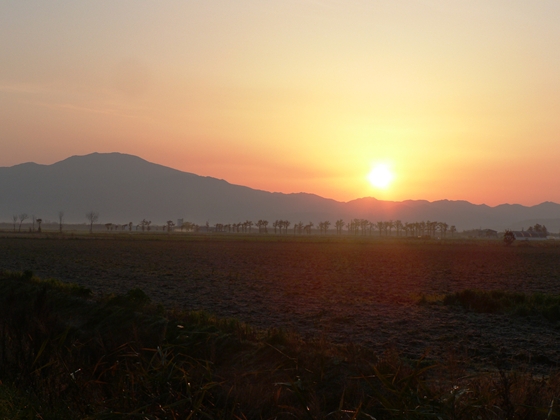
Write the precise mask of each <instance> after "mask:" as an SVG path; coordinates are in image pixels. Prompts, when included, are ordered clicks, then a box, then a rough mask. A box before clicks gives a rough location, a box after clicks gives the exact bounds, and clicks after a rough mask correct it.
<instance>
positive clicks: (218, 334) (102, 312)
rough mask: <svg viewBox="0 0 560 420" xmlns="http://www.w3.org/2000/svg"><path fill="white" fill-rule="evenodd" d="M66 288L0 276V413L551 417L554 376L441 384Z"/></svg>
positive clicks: (211, 319)
mask: <svg viewBox="0 0 560 420" xmlns="http://www.w3.org/2000/svg"><path fill="white" fill-rule="evenodd" d="M75 290H76V289H75V288H73V287H71V286H67V285H64V284H60V283H59V282H56V281H42V280H40V279H37V278H35V276H33V274H32V273H31V274H29V273H28V274H25V273H19V274H18V273H0V418H10V419H30V418H43V419H76V418H81V419H91V420H93V419H121V418H142V419H179V418H181V419H183V418H184V419H187V418H190V419H201V418H220V419H272V418H277V419H292V418H298V419H299V418H308V419H372V418H376V419H385V418H401V419H421V418H454V419H470V418H483V419H489V418H506V416H505V415H503V414H504V413H507V418H526V419H533V418H546V415H548V417H549V418H553V417H555V416H556V417H557V416H559V415H560V412H559V411H558V409H557V408H556V407H557V406H556V405H555V404H552V405H551V401H553V402H554V401H555V399H554V398H556V397H557V396H558V395H559V394H560V375H559V374H551V375H550V376H549V377H547V378H546V379H542V380H535V379H534V378H533V377H532V376H531V375H530V374H514V373H507V372H500V374H499V375H498V374H495V375H489V374H486V375H478V376H475V375H471V376H467V375H466V374H465V372H464V371H462V372H458V373H457V374H456V375H451V374H450V370H449V369H447V368H446V366H443V365H439V364H436V363H433V362H429V361H428V360H427V359H421V360H418V361H414V360H407V359H404V358H401V357H399V355H398V354H397V353H396V352H388V353H387V354H384V355H375V354H372V353H371V352H370V351H369V350H368V349H366V348H363V347H359V346H354V345H347V346H333V345H330V344H328V343H327V342H325V341H321V340H318V341H308V342H306V341H303V340H301V339H300V338H299V337H298V336H297V335H295V334H293V333H290V332H286V331H283V330H276V329H270V330H268V331H260V330H257V329H254V328H252V327H250V326H248V325H246V324H243V323H242V322H239V321H238V320H235V319H223V318H217V317H215V316H213V315H212V314H209V313H207V312H202V311H197V312H189V311H177V310H170V311H166V312H162V311H161V310H160V309H159V308H157V307H155V306H154V305H153V304H151V302H150V301H149V297H148V296H146V295H145V294H144V293H143V292H142V291H141V290H139V289H133V290H131V291H129V292H128V293H127V294H125V295H123V296H112V297H109V298H105V299H99V300H96V299H93V298H92V297H88V296H87V295H86V294H80V293H75ZM537 299H541V300H542V301H543V302H544V301H546V299H545V298H544V297H539V298H537ZM543 413H545V415H544V416H543Z"/></svg>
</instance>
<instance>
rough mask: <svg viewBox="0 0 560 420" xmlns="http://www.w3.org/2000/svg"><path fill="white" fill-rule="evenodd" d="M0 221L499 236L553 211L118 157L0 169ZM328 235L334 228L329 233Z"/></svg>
mask: <svg viewBox="0 0 560 420" xmlns="http://www.w3.org/2000/svg"><path fill="white" fill-rule="evenodd" d="M0 197H1V198H2V199H1V200H0V222H1V221H4V222H9V221H11V220H12V215H18V214H20V213H22V212H26V213H27V214H28V215H32V214H34V215H36V216H37V217H40V218H43V219H44V220H51V221H53V220H57V217H58V216H57V215H58V212H59V211H60V210H63V211H64V212H65V216H64V220H65V221H66V222H67V223H68V222H72V223H84V221H85V218H84V217H85V214H86V213H88V212H91V211H96V212H99V214H100V219H99V222H100V223H120V224H123V223H128V222H130V221H132V222H133V223H134V224H136V223H138V222H139V221H140V220H142V219H145V218H146V219H148V220H151V221H153V222H154V223H157V224H162V223H165V221H167V220H170V219H171V220H173V221H175V220H176V219H178V218H184V219H185V221H190V222H194V223H198V224H205V223H206V222H209V223H210V224H211V225H212V226H213V225H214V224H216V223H236V222H243V221H245V220H252V221H257V220H259V219H263V220H269V221H270V222H271V223H272V222H273V221H274V220H286V219H287V220H289V221H290V222H292V224H294V223H297V222H300V221H301V222H304V223H308V222H310V221H311V222H314V223H315V224H318V222H319V221H324V220H329V221H331V223H333V224H334V222H335V221H336V220H338V219H344V221H345V222H348V221H350V220H351V219H354V218H359V219H366V220H369V221H371V222H374V223H375V222H378V221H388V220H401V221H402V222H419V221H427V220H431V221H440V222H446V223H448V224H449V225H450V226H451V225H454V226H456V227H457V228H458V229H476V228H481V227H482V228H492V229H496V230H497V229H505V228H517V229H521V227H529V226H532V225H534V224H535V223H541V224H545V225H546V226H547V227H548V228H549V230H550V231H551V232H556V231H558V230H559V229H560V218H558V215H560V204H556V203H551V202H545V203H541V204H539V205H536V206H531V207H526V206H521V205H509V204H503V205H500V206H496V207H489V206H487V205H475V204H471V203H469V202H466V201H450V200H440V201H435V202H428V201H425V200H406V201H402V202H394V201H382V200H376V199H375V198H362V199H358V200H351V201H349V202H339V201H336V200H332V199H327V198H323V197H320V196H318V195H314V194H306V193H297V194H284V193H271V192H268V191H262V190H255V189H251V188H248V187H246V186H241V185H234V184H230V183H228V182H227V181H224V180H221V179H217V178H212V177H202V176H198V175H196V174H192V173H187V172H181V171H178V170H176V169H172V168H168V167H165V166H162V165H157V164H154V163H150V162H147V161H145V160H143V159H140V158H138V157H136V156H131V155H124V154H120V153H105V154H99V153H93V154H90V155H86V156H73V157H71V158H68V159H65V160H63V161H61V162H57V163H55V164H53V165H38V164H35V163H26V164H21V165H16V166H13V167H9V168H0ZM332 228H333V230H334V227H332Z"/></svg>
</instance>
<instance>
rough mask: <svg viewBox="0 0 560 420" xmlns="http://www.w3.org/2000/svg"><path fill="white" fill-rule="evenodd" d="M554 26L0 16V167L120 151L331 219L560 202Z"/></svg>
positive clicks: (18, 7)
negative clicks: (391, 207) (369, 209)
mask: <svg viewBox="0 0 560 420" xmlns="http://www.w3.org/2000/svg"><path fill="white" fill-rule="evenodd" d="M558 16H560V3H559V2H558V1H556V0H549V1H538V0H537V1H534V2H526V1H518V0H507V1H506V0H502V1H493V0H484V1H483V0H478V1H477V0H469V1H466V0H465V1H454V2H444V1H435V0H433V1H431V0H407V1H398V0H397V1H391V2H387V1H365V0H363V1H358V0H357V1H348V2H342V1H336V0H330V1H329V0H324V1H321V0H307V1H305V0H297V1H296V0H283V1H267V2H263V1H249V0H246V1H243V0H242V1H238V2H230V1H222V0H215V1H212V2H191V1H189V2H187V1H178V0H177V1H162V2H152V1H143V0H134V1H132V0H122V1H117V2H114V1H95V2H74V1H69V0H68V1H60V2H43V1H26V2H2V3H0V56H1V57H2V65H1V66H0V146H1V148H0V150H1V153H0V166H12V165H15V164H18V163H22V162H28V161H34V162H38V163H45V164H50V163H54V162H56V161H59V160H62V159H64V158H66V157H68V156H70V155H76V154H78V155H83V154H87V153H91V152H112V151H118V152H122V153H130V154H134V155H138V156H140V157H142V158H144V159H146V160H149V161H152V162H156V163H160V164H163V165H166V166H171V167H173V168H177V169H180V170H184V171H188V172H193V173H196V174H200V175H209V176H214V177H217V178H223V179H226V180H227V181H229V182H231V183H235V184H242V185H247V186H250V187H253V188H259V189H263V190H268V191H281V192H300V191H305V192H310V193H315V194H319V195H321V196H325V197H329V198H334V199H337V200H341V201H347V200H351V199H354V198H358V197H364V196H374V197H376V198H379V199H388V200H399V201H400V200H406V199H427V200H430V201H433V200H438V199H457V200H459V199H460V200H468V201H471V202H473V203H486V204H489V205H497V204H501V203H505V202H509V203H520V204H525V205H533V204H538V203H540V202H543V201H555V202H560V165H559V164H558V163H557V162H556V161H557V160H559V159H560V77H559V75H560V25H558V24H557V21H558ZM378 162H383V163H386V164H388V165H389V166H390V167H391V168H392V169H393V171H394V174H395V179H394V182H393V183H392V185H391V186H390V188H388V189H386V190H380V189H376V188H374V187H372V186H371V184H370V183H369V182H368V180H367V175H368V173H369V171H370V170H371V168H372V166H373V165H374V164H376V163H378Z"/></svg>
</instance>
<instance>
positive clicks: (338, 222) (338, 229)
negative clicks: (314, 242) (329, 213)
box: [334, 219, 344, 235]
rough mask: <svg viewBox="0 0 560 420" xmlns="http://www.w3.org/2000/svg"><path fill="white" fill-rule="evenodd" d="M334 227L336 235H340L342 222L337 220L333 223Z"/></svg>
mask: <svg viewBox="0 0 560 420" xmlns="http://www.w3.org/2000/svg"><path fill="white" fill-rule="evenodd" d="M334 226H335V227H336V233H337V235H342V228H343V227H344V220H342V219H338V220H337V221H336V222H335V223H334Z"/></svg>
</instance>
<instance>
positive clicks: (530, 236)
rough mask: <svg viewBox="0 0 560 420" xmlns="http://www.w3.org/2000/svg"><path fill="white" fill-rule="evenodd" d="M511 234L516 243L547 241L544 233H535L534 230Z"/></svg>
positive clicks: (517, 231)
mask: <svg viewBox="0 0 560 420" xmlns="http://www.w3.org/2000/svg"><path fill="white" fill-rule="evenodd" d="M512 233H513V235H514V236H515V239H516V240H518V241H545V240H547V239H548V233H546V232H535V231H534V230H533V231H531V230H514V231H512Z"/></svg>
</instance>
